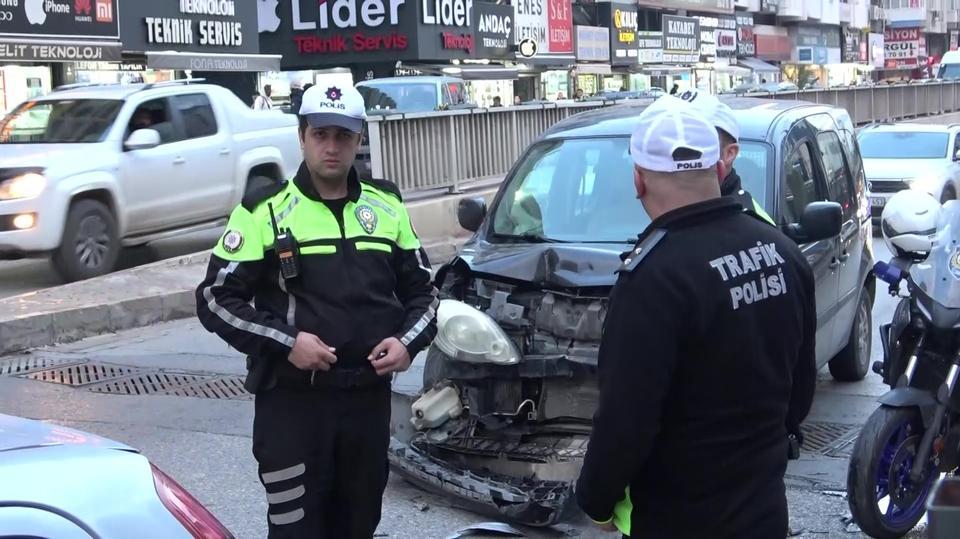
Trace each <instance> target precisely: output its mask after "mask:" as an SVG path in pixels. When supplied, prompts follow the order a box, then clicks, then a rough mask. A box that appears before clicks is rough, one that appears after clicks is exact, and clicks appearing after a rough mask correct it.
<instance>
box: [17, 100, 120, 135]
mask: <svg viewBox="0 0 960 539" xmlns="http://www.w3.org/2000/svg"><path fill="white" fill-rule="evenodd" d="M122 106H123V101H120V100H116V99H61V100H56V101H50V100H44V101H27V102H25V103H23V104H21V105H20V106H19V107H17V108H16V109H14V110H13V111H12V112H11V113H10V114H8V115H7V116H6V117H5V118H4V119H3V120H0V144H24V143H34V144H61V143H82V142H100V141H102V140H103V139H104V138H105V137H106V135H107V132H108V131H109V130H110V126H112V125H113V122H114V121H115V120H116V118H117V113H119V112H120V108H121V107H122Z"/></svg>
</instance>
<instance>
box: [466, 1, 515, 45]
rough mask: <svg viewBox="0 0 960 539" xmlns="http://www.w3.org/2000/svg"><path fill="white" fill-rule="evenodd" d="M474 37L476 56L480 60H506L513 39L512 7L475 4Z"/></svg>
mask: <svg viewBox="0 0 960 539" xmlns="http://www.w3.org/2000/svg"><path fill="white" fill-rule="evenodd" d="M474 13H475V16H474V21H476V23H475V29H474V37H475V39H476V48H477V56H479V57H481V58H508V57H512V56H513V52H512V51H511V50H510V47H511V45H512V44H513V42H514V39H513V6H510V5H506V4H491V3H489V2H477V3H476V4H475V5H474Z"/></svg>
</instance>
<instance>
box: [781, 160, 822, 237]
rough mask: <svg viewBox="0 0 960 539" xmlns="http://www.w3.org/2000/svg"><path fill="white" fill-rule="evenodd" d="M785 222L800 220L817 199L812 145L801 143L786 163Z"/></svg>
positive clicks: (784, 189) (790, 222)
mask: <svg viewBox="0 0 960 539" xmlns="http://www.w3.org/2000/svg"><path fill="white" fill-rule="evenodd" d="M784 180H785V181H784V188H783V195H784V200H783V202H784V204H783V220H784V224H792V223H797V222H799V221H800V216H801V215H803V210H804V209H805V208H806V207H807V205H808V204H810V203H811V202H815V201H816V200H817V184H816V181H815V180H814V178H813V160H812V159H811V157H810V145H809V144H807V143H806V142H803V143H801V144H800V145H799V146H797V148H796V149H795V150H793V152H792V153H791V154H790V155H789V156H788V157H787V160H786V162H785V163H784Z"/></svg>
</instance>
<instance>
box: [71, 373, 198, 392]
mask: <svg viewBox="0 0 960 539" xmlns="http://www.w3.org/2000/svg"><path fill="white" fill-rule="evenodd" d="M206 378H207V377H205V376H196V375H191V374H173V373H165V372H151V373H145V374H138V375H135V376H130V377H127V378H119V379H116V380H111V381H109V382H106V383H103V384H98V385H95V386H91V387H89V388H88V389H89V390H90V391H96V392H97V393H111V394H115V395H151V394H155V393H167V392H168V391H169V390H170V389H171V388H178V387H182V386H186V385H190V384H195V383H197V382H201V381H203V380H205V379H206Z"/></svg>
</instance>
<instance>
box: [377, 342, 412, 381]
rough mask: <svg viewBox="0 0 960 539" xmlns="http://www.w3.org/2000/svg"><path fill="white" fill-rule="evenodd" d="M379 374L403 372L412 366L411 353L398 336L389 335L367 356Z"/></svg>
mask: <svg viewBox="0 0 960 539" xmlns="http://www.w3.org/2000/svg"><path fill="white" fill-rule="evenodd" d="M367 359H368V360H369V361H370V363H371V365H373V368H374V369H375V370H376V371H377V374H378V375H380V376H383V375H384V374H389V373H391V372H403V371H405V370H407V369H408V368H410V353H409V352H407V347H406V346H404V345H403V343H402V342H400V340H399V339H397V338H396V337H388V338H386V339H384V340H382V341H380V344H378V345H377V346H376V347H375V348H374V349H373V351H372V352H370V355H369V356H368V357H367Z"/></svg>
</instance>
